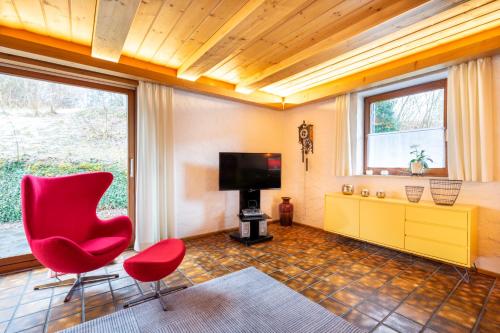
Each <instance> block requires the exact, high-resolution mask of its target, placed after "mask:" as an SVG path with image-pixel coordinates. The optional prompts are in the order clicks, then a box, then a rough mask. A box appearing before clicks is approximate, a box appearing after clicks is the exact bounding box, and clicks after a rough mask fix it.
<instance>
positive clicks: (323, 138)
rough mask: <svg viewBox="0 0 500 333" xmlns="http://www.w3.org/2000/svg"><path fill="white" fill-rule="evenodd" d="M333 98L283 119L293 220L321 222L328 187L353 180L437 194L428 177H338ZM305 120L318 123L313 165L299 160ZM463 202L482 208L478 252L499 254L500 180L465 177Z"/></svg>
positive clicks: (499, 172)
mask: <svg viewBox="0 0 500 333" xmlns="http://www.w3.org/2000/svg"><path fill="white" fill-rule="evenodd" d="M494 66H495V71H494V76H495V84H496V86H495V92H499V91H500V56H496V57H495V58H494ZM495 98H496V100H495V111H496V112H495V138H496V140H495V142H500V94H498V93H496V94H495ZM333 112H334V103H333V100H332V101H326V102H322V103H316V104H312V105H308V106H304V107H301V108H297V109H292V110H290V111H287V112H286V113H285V114H286V117H285V119H284V129H283V135H284V142H285V143H284V145H283V159H284V161H283V164H284V173H283V190H282V192H283V195H288V196H291V197H292V198H293V199H292V203H294V204H295V206H296V209H295V218H294V220H296V221H298V222H301V223H304V224H308V225H311V226H314V227H318V228H321V227H322V225H323V198H324V194H325V193H326V192H338V191H340V188H341V186H342V184H344V183H348V184H354V186H355V188H356V190H357V192H359V191H360V189H361V188H363V187H367V188H369V189H370V190H371V191H372V192H375V191H376V190H377V189H384V190H385V191H386V192H387V195H388V196H389V197H395V198H405V193H404V186H405V185H422V186H425V187H426V190H425V192H424V197H423V198H422V200H432V198H431V196H430V192H429V184H428V180H427V179H414V178H410V177H404V178H403V177H381V176H355V177H335V176H333V173H332V171H331V170H332V154H333V148H332V145H331V142H332V138H333V134H334V133H333V126H332V123H333ZM302 120H305V121H306V122H308V123H312V124H314V145H315V147H314V148H315V151H314V154H313V155H312V156H310V165H309V167H310V168H309V171H308V172H307V173H306V172H305V171H304V166H303V165H302V163H301V162H300V151H299V146H298V144H297V143H296V137H297V126H298V125H299V124H300V123H301V122H302ZM495 168H496V169H495V174H496V179H497V180H500V144H497V145H496V146H495ZM457 202H460V203H469V204H475V205H478V206H479V207H480V209H479V235H478V237H479V254H480V255H483V256H491V255H496V256H500V182H499V181H496V182H491V183H470V182H469V183H464V184H463V186H462V191H461V194H460V196H459V198H458V201H457Z"/></svg>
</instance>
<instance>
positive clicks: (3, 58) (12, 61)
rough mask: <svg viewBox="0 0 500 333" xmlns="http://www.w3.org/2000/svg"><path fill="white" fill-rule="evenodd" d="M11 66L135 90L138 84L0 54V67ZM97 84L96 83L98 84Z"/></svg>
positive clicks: (83, 70)
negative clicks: (3, 65)
mask: <svg viewBox="0 0 500 333" xmlns="http://www.w3.org/2000/svg"><path fill="white" fill-rule="evenodd" d="M2 64H5V65H12V66H16V67H19V66H20V67H24V68H27V69H30V70H35V71H41V72H42V73H45V74H55V75H62V76H68V75H71V77H72V78H77V79H78V78H82V79H84V80H93V81H94V82H95V81H99V82H100V81H102V83H111V84H113V85H118V86H123V87H130V88H135V87H136V86H137V85H138V84H139V82H138V81H137V80H131V79H127V78H123V77H119V76H113V75H107V74H102V73H98V72H93V71H88V70H85V69H81V68H75V67H70V66H64V65H59V64H54V63H51V62H47V61H41V60H37V59H32V58H26V57H21V56H17V55H13V54H7V53H2V52H0V65H2ZM99 82H97V83H99Z"/></svg>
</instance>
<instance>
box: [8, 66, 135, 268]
mask: <svg viewBox="0 0 500 333" xmlns="http://www.w3.org/2000/svg"><path fill="white" fill-rule="evenodd" d="M134 96H135V95H134V92H133V91H130V90H128V89H122V88H116V87H108V86H104V85H100V84H95V83H89V82H85V81H77V80H71V79H63V78H58V77H53V76H48V75H44V74H38V73H32V72H24V71H20V73H19V75H11V74H9V75H7V74H5V73H1V70H0V272H2V271H6V270H10V269H8V268H7V266H9V267H10V268H11V269H12V268H23V267H24V266H26V267H27V266H29V265H30V261H33V257H32V256H31V255H30V249H29V247H28V245H27V243H26V239H25V236H24V230H23V226H22V216H21V205H20V181H21V179H22V177H23V175H25V174H32V175H38V176H58V175H69V174H75V173H81V172H93V171H109V172H112V173H113V175H114V181H113V183H112V185H111V186H110V188H109V189H108V191H107V192H106V194H105V195H104V197H103V198H102V200H101V202H100V203H99V208H98V215H99V216H101V217H104V218H106V217H110V216H116V215H121V214H125V215H127V214H128V215H130V216H131V217H132V219H133V217H134V209H133V207H134V205H133V203H134V196H133V193H134V186H133V185H134V184H133V178H132V177H131V176H133V175H132V174H131V173H130V172H131V171H132V172H133V170H131V166H132V163H133V157H134V153H135V147H134V142H135V138H134V117H135V112H134V110H135V108H134V104H135V101H134ZM132 167H133V166H132ZM68 223H71V221H68ZM23 263H24V264H23ZM33 263H35V262H31V264H33ZM2 267H3V269H2Z"/></svg>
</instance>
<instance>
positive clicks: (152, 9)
mask: <svg viewBox="0 0 500 333" xmlns="http://www.w3.org/2000/svg"><path fill="white" fill-rule="evenodd" d="M163 3H164V2H163V0H151V1H143V2H141V4H140V5H139V9H138V10H137V14H136V15H135V18H134V22H132V26H131V27H130V31H129V33H128V36H127V39H126V40H125V45H123V54H124V55H126V56H129V57H137V56H138V55H137V52H138V51H139V48H140V47H141V44H142V42H143V41H144V38H145V37H146V34H147V33H148V32H149V30H150V29H151V26H152V25H153V22H155V19H156V18H157V16H159V14H160V9H161V8H162V5H163ZM166 8H167V9H168V6H166ZM162 14H163V13H162Z"/></svg>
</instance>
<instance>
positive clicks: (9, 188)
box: [0, 159, 128, 223]
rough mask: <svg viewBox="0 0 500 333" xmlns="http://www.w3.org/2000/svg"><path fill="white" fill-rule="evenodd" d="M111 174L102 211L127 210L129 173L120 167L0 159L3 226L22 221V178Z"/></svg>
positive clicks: (100, 163) (0, 210) (91, 162)
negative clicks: (102, 172)
mask: <svg viewBox="0 0 500 333" xmlns="http://www.w3.org/2000/svg"><path fill="white" fill-rule="evenodd" d="M92 171H108V172H111V173H112V174H113V176H114V180H113V183H112V184H111V186H110V187H109V189H108V190H107V191H106V193H105V194H104V196H103V197H102V199H101V202H100V203H99V208H100V209H120V208H127V203H128V196H127V186H128V185H127V170H125V169H123V167H120V166H119V165H117V164H105V163H102V162H99V161H90V162H60V161H41V162H30V161H27V160H21V161H6V160H1V159H0V223H8V222H17V221H21V187H20V184H21V179H22V178H23V175H25V174H31V175H35V176H48V177H50V176H60V175H69V174H75V173H82V172H92Z"/></svg>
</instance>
